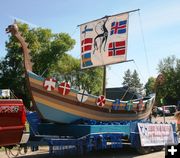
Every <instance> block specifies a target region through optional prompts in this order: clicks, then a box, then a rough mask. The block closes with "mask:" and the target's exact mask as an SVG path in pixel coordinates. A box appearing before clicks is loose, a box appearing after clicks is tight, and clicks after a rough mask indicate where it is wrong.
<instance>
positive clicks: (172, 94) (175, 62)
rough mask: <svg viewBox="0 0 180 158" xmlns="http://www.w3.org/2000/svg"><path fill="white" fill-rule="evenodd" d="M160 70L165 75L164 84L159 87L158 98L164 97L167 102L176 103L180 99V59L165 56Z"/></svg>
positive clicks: (159, 65)
mask: <svg viewBox="0 0 180 158" xmlns="http://www.w3.org/2000/svg"><path fill="white" fill-rule="evenodd" d="M158 71H159V73H162V74H163V75H164V77H165V83H164V85H162V86H161V87H159V88H158V89H157V96H158V100H160V99H161V98H164V100H165V103H167V104H176V103H177V101H178V100H180V93H179V92H180V59H177V58H176V57H175V56H169V57H167V58H164V59H163V60H161V61H160V62H159V64H158ZM159 102H160V101H159Z"/></svg>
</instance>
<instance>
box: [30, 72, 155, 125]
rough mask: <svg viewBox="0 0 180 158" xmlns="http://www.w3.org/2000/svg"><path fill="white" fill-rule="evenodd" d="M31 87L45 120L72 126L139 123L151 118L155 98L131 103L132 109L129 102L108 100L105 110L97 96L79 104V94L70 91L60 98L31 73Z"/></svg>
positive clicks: (35, 101) (57, 93) (56, 90)
mask: <svg viewBox="0 0 180 158" xmlns="http://www.w3.org/2000/svg"><path fill="white" fill-rule="evenodd" d="M28 77H29V85H30V89H31V92H32V97H33V101H34V103H35V106H36V107H37V109H38V111H39V113H40V114H41V116H42V117H43V119H46V120H49V121H53V122H59V123H73V122H75V121H78V120H80V119H90V120H97V121H126V120H140V119H145V118H148V117H149V115H150V113H151V110H152V107H153V104H154V101H155V97H154V96H153V97H151V98H146V99H144V100H143V101H142V102H143V103H141V104H142V106H141V109H139V102H140V100H134V101H132V107H131V108H130V109H129V110H128V106H131V105H128V102H127V101H121V103H120V104H118V105H117V104H116V103H115V101H114V100H109V99H106V103H105V105H104V106H103V107H99V106H97V105H96V102H97V99H98V97H97V96H93V95H89V97H88V99H87V101H86V102H84V103H82V102H79V101H78V99H77V94H78V91H76V90H74V89H71V90H70V93H69V94H68V95H65V96H64V95H61V94H60V93H59V92H58V88H57V87H56V88H55V89H54V90H53V91H50V92H49V91H47V90H46V89H45V88H44V87H43V82H44V79H43V78H41V77H39V76H38V75H36V74H34V73H33V72H30V71H29V72H28Z"/></svg>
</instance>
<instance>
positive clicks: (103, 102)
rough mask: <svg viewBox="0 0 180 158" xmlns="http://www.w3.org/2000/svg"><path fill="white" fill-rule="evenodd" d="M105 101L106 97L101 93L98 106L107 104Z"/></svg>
mask: <svg viewBox="0 0 180 158" xmlns="http://www.w3.org/2000/svg"><path fill="white" fill-rule="evenodd" d="M105 102H106V97H105V96H103V95H100V96H99V97H98V99H97V102H96V104H97V106H99V107H103V106H104V105H105Z"/></svg>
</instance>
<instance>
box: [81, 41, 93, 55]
mask: <svg viewBox="0 0 180 158" xmlns="http://www.w3.org/2000/svg"><path fill="white" fill-rule="evenodd" d="M92 42H93V39H92V38H85V39H84V40H82V41H81V52H82V53H83V52H86V51H91V49H92Z"/></svg>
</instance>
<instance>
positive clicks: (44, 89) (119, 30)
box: [6, 10, 155, 123]
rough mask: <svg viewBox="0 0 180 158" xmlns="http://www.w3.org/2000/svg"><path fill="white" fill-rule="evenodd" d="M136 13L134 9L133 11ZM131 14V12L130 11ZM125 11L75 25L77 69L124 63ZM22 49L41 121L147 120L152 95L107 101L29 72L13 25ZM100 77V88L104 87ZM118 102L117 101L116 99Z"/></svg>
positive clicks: (13, 28)
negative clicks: (78, 43) (78, 40)
mask: <svg viewBox="0 0 180 158" xmlns="http://www.w3.org/2000/svg"><path fill="white" fill-rule="evenodd" d="M134 11H136V10H134ZM130 12H133V11H130ZM130 12H125V13H121V14H117V15H112V16H105V17H104V18H101V19H98V20H94V21H91V22H87V23H84V24H81V25H79V27H80V32H81V35H80V37H81V68H82V69H85V68H93V67H97V66H103V67H104V74H105V73H106V69H105V68H106V65H110V64H115V63H121V62H126V61H128V60H127V59H126V57H127V42H128V24H129V13H130ZM6 31H7V33H11V34H12V36H15V37H16V38H17V40H18V41H19V43H20V44H21V46H22V49H23V57H24V66H25V74H26V75H25V76H26V78H27V86H28V87H29V91H30V94H31V98H32V102H33V105H34V106H35V107H36V108H37V110H38V112H39V113H40V115H41V117H42V119H45V120H48V121H53V122H57V123H73V122H76V121H78V120H81V119H87V120H96V121H128V120H141V119H146V118H148V117H149V115H150V113H151V110H152V107H153V104H154V101H155V96H151V97H145V98H141V99H136V100H128V101H122V100H118V101H117V100H111V99H108V98H106V97H105V86H104V89H103V92H102V95H100V96H95V95H91V94H88V93H87V91H86V90H85V89H81V90H76V89H73V88H72V87H71V85H70V83H68V82H62V83H60V84H58V82H57V81H56V79H55V78H52V77H49V78H43V77H41V76H39V75H37V74H35V73H34V72H33V71H32V63H31V60H30V54H29V53H30V51H29V49H28V44H27V43H26V41H25V39H24V38H23V37H22V35H21V33H20V32H19V30H18V26H17V24H13V25H10V26H8V28H7V29H6ZM105 82H106V81H105V77H104V85H105ZM117 99H118V98H117Z"/></svg>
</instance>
